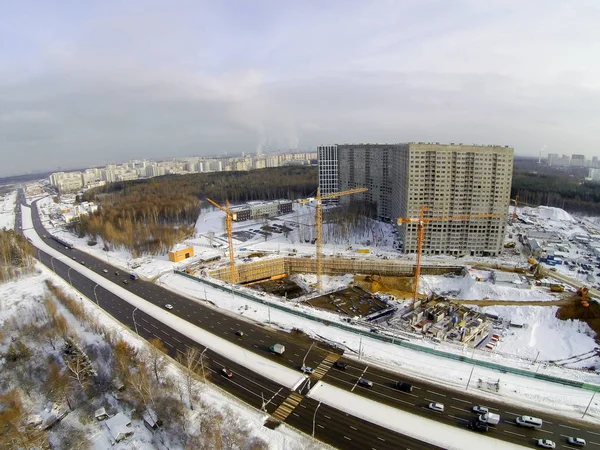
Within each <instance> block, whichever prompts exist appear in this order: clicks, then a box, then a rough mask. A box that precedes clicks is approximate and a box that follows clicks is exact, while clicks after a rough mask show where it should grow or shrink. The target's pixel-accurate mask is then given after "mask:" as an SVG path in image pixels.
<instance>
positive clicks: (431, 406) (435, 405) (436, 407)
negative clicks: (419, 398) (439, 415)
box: [427, 402, 444, 412]
mask: <svg viewBox="0 0 600 450" xmlns="http://www.w3.org/2000/svg"><path fill="white" fill-rule="evenodd" d="M427 407H428V408H429V409H431V410H432V411H437V412H444V405H443V403H437V402H431V403H430V404H429V405H427Z"/></svg>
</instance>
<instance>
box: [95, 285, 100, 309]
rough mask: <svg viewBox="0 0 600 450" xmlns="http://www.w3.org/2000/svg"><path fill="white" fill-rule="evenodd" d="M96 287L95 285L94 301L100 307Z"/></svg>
mask: <svg viewBox="0 0 600 450" xmlns="http://www.w3.org/2000/svg"><path fill="white" fill-rule="evenodd" d="M97 287H98V283H96V286H94V298H95V299H96V305H98V306H100V303H98V295H97V294H96V288H97Z"/></svg>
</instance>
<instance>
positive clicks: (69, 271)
mask: <svg viewBox="0 0 600 450" xmlns="http://www.w3.org/2000/svg"><path fill="white" fill-rule="evenodd" d="M71 269H72V267H69V269H68V270H67V276H68V277H69V283H70V284H71V287H73V282H72V281H71Z"/></svg>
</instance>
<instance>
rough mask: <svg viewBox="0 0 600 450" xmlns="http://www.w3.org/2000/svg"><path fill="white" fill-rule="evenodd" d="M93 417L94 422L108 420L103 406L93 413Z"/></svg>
mask: <svg viewBox="0 0 600 450" xmlns="http://www.w3.org/2000/svg"><path fill="white" fill-rule="evenodd" d="M94 417H95V418H96V420H104V419H107V418H108V414H107V413H106V409H105V408H104V406H103V407H102V408H99V409H97V410H96V412H95V413H94Z"/></svg>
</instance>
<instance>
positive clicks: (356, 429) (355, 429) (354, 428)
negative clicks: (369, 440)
mask: <svg viewBox="0 0 600 450" xmlns="http://www.w3.org/2000/svg"><path fill="white" fill-rule="evenodd" d="M350 428H352V429H353V430H354V431H358V428H356V427H353V426H352V425H350Z"/></svg>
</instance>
